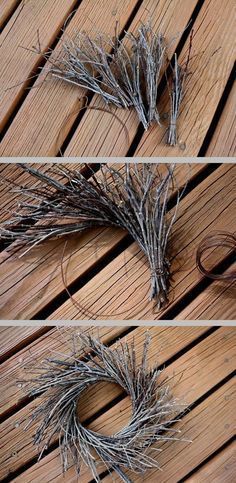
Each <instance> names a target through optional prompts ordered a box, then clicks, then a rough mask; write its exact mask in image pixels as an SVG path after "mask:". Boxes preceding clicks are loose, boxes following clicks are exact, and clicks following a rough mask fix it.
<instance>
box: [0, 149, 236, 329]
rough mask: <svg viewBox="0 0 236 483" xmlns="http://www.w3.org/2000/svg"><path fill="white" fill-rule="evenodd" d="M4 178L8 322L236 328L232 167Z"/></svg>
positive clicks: (47, 166)
mask: <svg viewBox="0 0 236 483" xmlns="http://www.w3.org/2000/svg"><path fill="white" fill-rule="evenodd" d="M207 160H208V159H207V158H205V161H207ZM0 169H1V177H2V186H1V190H2V191H1V198H2V200H3V202H2V207H3V208H4V211H5V216H6V218H5V221H3V222H2V224H1V225H0V232H1V238H2V243H5V250H4V251H3V252H2V255H1V265H0V273H1V282H0V288H1V290H0V318H1V319H3V320H4V319H6V320H7V319H15V320H47V321H55V320H57V321H61V320H79V321H81V323H82V321H83V320H84V321H86V320H97V321H101V320H121V321H122V320H131V321H132V320H133V321H139V320H140V321H150V320H153V321H160V320H195V321H201V320H209V321H213V322H212V323H214V321H220V320H221V319H223V320H231V321H232V320H233V319H234V316H235V305H236V304H235V284H234V273H235V269H234V266H235V253H234V249H235V238H234V235H233V233H231V230H232V227H233V225H234V220H235V192H234V187H235V185H236V167H235V164H234V163H212V162H210V163H207V162H204V163H198V162H197V163H194V164H189V163H175V164H174V163H168V164H167V163H157V162H155V161H154V160H153V159H152V161H151V162H138V163H135V162H133V161H131V162H127V161H124V162H123V163H122V162H118V163H116V162H113V163H112V162H108V163H102V164H100V165H98V164H97V163H96V164H92V163H91V164H86V163H76V164H73V163H70V162H69V163H66V162H59V161H57V162H56V163H44V164H40V163H25V164H18V163H17V164H12V163H1V165H0ZM22 186H24V187H22ZM4 203H5V205H4Z"/></svg>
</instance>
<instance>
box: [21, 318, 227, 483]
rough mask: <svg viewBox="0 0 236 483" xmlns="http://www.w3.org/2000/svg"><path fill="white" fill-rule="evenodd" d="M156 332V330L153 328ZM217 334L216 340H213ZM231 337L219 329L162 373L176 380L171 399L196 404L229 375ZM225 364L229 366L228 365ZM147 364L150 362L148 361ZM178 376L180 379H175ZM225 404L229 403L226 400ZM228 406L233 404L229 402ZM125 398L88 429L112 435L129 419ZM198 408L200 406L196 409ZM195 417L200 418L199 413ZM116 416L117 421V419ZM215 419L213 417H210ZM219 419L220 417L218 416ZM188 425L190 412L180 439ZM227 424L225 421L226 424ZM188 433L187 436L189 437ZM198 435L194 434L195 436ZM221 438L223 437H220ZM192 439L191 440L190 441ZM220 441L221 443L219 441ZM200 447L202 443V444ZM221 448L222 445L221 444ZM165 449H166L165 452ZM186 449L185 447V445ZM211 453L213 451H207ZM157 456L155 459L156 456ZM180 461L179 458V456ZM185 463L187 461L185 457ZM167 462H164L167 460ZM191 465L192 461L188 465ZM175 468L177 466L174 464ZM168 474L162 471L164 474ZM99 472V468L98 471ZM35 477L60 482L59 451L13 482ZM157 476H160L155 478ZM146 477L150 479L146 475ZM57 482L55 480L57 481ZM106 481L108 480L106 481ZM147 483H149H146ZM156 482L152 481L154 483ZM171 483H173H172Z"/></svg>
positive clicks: (68, 475)
mask: <svg viewBox="0 0 236 483" xmlns="http://www.w3.org/2000/svg"><path fill="white" fill-rule="evenodd" d="M156 330H158V328H156ZM217 333H218V336H217ZM232 333H233V329H231V331H230V330H229V328H221V329H219V331H217V332H215V334H212V335H211V336H209V337H207V338H206V339H205V340H203V341H202V342H201V343H200V344H197V345H196V346H195V347H194V348H192V349H191V350H189V351H188V352H187V353H186V354H184V355H183V356H182V357H180V358H178V359H177V360H176V361H175V362H174V363H173V364H171V365H170V366H168V368H166V369H165V371H164V372H163V377H165V376H167V377H168V376H170V377H171V376H173V373H174V374H175V375H176V380H177V379H178V383H177V384H176V385H175V386H174V395H175V396H176V397H180V398H181V400H184V401H185V402H187V403H188V404H192V403H194V402H195V401H196V400H198V399H199V398H200V397H201V396H202V395H204V394H205V393H206V392H207V391H209V390H210V389H211V388H213V387H214V385H215V384H217V382H219V381H221V380H222V379H223V378H224V377H225V376H224V374H226V373H230V371H231V370H232V369H233V361H232V359H231V356H230V360H229V361H228V362H226V361H225V359H226V354H227V347H226V346H228V347H229V346H230V347H231V349H230V354H232V353H234V349H233V343H232V342H230V339H231V335H232ZM216 350H217V351H219V353H218V352H217V354H218V356H219V357H216ZM228 363H229V364H228ZM150 364H151V361H150ZM228 365H229V366H230V367H227V366H228ZM199 374H201V377H199ZM180 375H181V378H180V377H179V376H180ZM224 391H225V394H227V392H226V389H224ZM209 399H210V398H209ZM216 399H217V398H216ZM227 401H228V402H229V400H227ZM207 403H208V399H207V400H206V401H204V403H202V404H204V406H203V407H204V408H206V409H207V411H208V410H209V412H208V413H207V414H208V417H207V419H204V418H203V420H204V424H205V425H206V423H207V427H208V428H209V425H210V426H211V416H209V414H210V408H211V400H209V408H208V404H207ZM231 403H233V402H232V401H231ZM129 404H130V402H129V398H128V397H127V398H125V399H123V400H122V401H121V402H119V403H118V404H116V405H114V406H113V407H112V408H111V409H110V410H108V411H107V412H106V413H104V414H102V415H101V416H99V417H98V418H97V419H96V420H94V421H93V422H92V423H91V424H90V425H89V427H90V428H91V429H93V430H94V431H98V432H102V433H103V434H110V432H109V428H112V431H113V433H114V432H115V431H116V428H117V425H119V426H120V424H121V423H122V422H123V424H126V423H127V417H129ZM198 407H201V408H202V406H201V405H200V406H198ZM212 408H213V409H212V411H213V412H212V414H214V404H213V405H212ZM196 410H197V411H198V409H197V408H196V409H194V411H196ZM191 414H193V416H192V419H191V417H190V416H191ZM197 414H201V411H199V413H198V412H197ZM229 414H230V413H229V412H228V413H226V411H225V417H226V418H227V419H228V417H229ZM117 415H119V417H117ZM189 417H190V419H189ZM214 417H215V416H214ZM219 417H220V414H219ZM186 418H188V419H187V421H189V423H187V428H188V424H190V426H191V421H192V424H193V428H195V430H196V428H197V427H198V426H197V425H195V423H194V420H195V413H194V412H190V413H187V416H184V418H183V419H182V423H181V429H182V430H183V437H186V438H188V439H193V437H192V436H193V433H192V431H191V429H190V428H188V430H187V431H185V427H186V425H185V421H186ZM227 422H228V421H227ZM213 428H214V426H213V427H212V428H211V431H209V432H208V433H207V434H208V437H209V438H212V441H210V444H213V445H214V444H216V443H217V444H218V443H219V444H220V442H219V441H218V433H217V434H216V432H217V430H214V429H213ZM220 428H221V430H222V426H221V424H220ZM201 429H202V426H200V428H199V434H200V433H201V431H200V430H201ZM189 431H190V433H189ZM232 431H233V428H230V429H229V428H228V431H227V434H226V433H225V432H224V431H221V433H222V439H223V440H224V438H226V437H227V439H228V438H229V437H230V435H229V432H230V433H231V432H232ZM196 434H198V431H197V433H196ZM223 435H224V436H223ZM194 439H195V438H194ZM207 440H208V438H207V437H206V438H204V441H205V445H207V444H208V441H207ZM221 441H222V440H221ZM179 444H180V447H179V448H178V446H177V448H176V450H177V453H178V451H181V449H182V444H184V443H179ZM192 444H193V443H192ZM203 444H204V443H203ZM221 444H222V443H221ZM171 445H172V446H173V457H174V455H175V446H174V445H175V443H173V442H172V443H171ZM168 447H169V446H168V445H167V448H168ZM186 447H187V445H186ZM191 449H192V452H193V454H192V456H191V458H190V459H192V458H198V457H199V456H200V453H201V457H202V456H203V458H204V454H202V453H204V447H203V452H199V454H198V451H197V450H196V451H194V448H193V447H192V445H190V451H189V450H187V452H188V451H189V452H190V454H191ZM166 451H167V456H168V452H169V450H167V449H165V451H163V453H162V461H161V466H163V465H164V464H165V461H163V457H164V455H165V452H166ZM211 451H214V448H213V449H212V450H211ZM158 456H159V455H158ZM180 458H181V456H180ZM186 459H188V458H187V457H186ZM167 461H168V459H167ZM191 462H192V461H191ZM177 468H178V464H177ZM166 470H168V466H167V468H165V471H166ZM101 472H102V468H101ZM39 475H41V478H42V479H43V477H45V475H47V477H48V478H51V477H52V475H53V478H55V479H56V481H62V475H61V461H60V457H59V451H58V449H56V450H54V451H53V452H52V453H50V454H49V455H48V456H46V457H45V458H43V459H42V460H41V461H40V462H39V463H37V464H35V465H34V466H32V467H31V468H30V470H29V471H28V470H27V471H26V472H24V473H23V474H22V475H21V476H20V477H19V478H18V479H16V481H17V482H23V481H24V483H27V482H29V481H32V482H35V481H37V478H39ZM158 475H160V473H159V474H158ZM74 476H75V472H74V468H71V469H70V470H69V471H68V472H67V473H66V478H67V481H73V477H74ZM147 476H149V477H150V476H151V475H150V474H149V475H148V474H147ZM57 478H58V479H57ZM80 479H81V482H83V483H87V482H88V481H90V479H91V474H90V472H89V471H86V469H85V470H84V471H83V473H82V475H80ZM105 481H106V480H105ZM108 481H109V480H108ZM115 481H116V480H115ZM148 481H150V480H148ZM154 481H156V480H154ZM172 481H175V480H172Z"/></svg>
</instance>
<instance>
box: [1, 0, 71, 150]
mask: <svg viewBox="0 0 236 483" xmlns="http://www.w3.org/2000/svg"><path fill="white" fill-rule="evenodd" d="M76 3H77V2H76V1H75V0H69V1H67V2H64V0H55V1H54V2H48V1H47V0H40V2H35V1H34V0H28V1H26V2H25V3H21V4H20V5H19V7H18V9H17V10H16V12H15V14H14V15H13V16H12V18H11V19H10V21H9V22H8V24H7V26H6V28H5V29H4V31H3V32H2V34H1V35H0V56H1V75H0V85H1V97H0V112H1V114H0V129H3V127H4V126H5V124H6V122H7V120H8V119H9V116H10V115H11V114H12V113H13V111H14V109H15V106H16V103H17V102H18V101H19V99H20V97H21V95H22V94H23V93H24V92H25V88H26V86H27V84H28V78H29V77H30V76H31V75H32V72H34V73H35V72H36V68H37V66H38V65H39V62H40V61H41V60H42V56H40V55H37V53H33V52H32V51H31V52H30V51H29V50H26V49H25V48H22V47H26V48H27V49H32V47H33V46H36V47H37V46H38V40H37V30H38V31H39V36H40V44H41V50H42V52H46V51H47V49H48V47H49V46H50V45H51V44H52V42H53V41H54V39H55V38H56V37H57V35H58V34H59V31H60V29H61V28H62V27H63V24H64V22H65V20H66V18H67V17H68V15H69V14H70V12H71V11H72V10H73V8H74V7H75V5H76ZM13 86H16V87H13ZM9 88H10V89H9ZM6 89H8V90H6ZM17 155H18V154H17Z"/></svg>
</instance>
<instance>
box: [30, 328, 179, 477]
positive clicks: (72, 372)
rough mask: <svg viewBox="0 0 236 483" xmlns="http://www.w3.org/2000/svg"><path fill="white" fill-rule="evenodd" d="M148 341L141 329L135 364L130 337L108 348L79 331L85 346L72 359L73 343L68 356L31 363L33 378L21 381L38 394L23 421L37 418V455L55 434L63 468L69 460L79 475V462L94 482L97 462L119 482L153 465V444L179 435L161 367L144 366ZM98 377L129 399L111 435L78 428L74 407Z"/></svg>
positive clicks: (79, 340)
mask: <svg viewBox="0 0 236 483" xmlns="http://www.w3.org/2000/svg"><path fill="white" fill-rule="evenodd" d="M150 341H151V338H150V336H149V335H148V333H147V334H146V338H145V342H144V347H143V356H142V360H141V364H140V365H139V364H138V363H137V360H136V353H135V344H134V341H133V342H132V343H131V344H128V343H127V342H121V341H119V342H118V343H117V346H116V348H109V347H107V346H105V345H103V344H102V343H101V341H100V340H99V339H97V338H95V337H93V336H91V335H86V334H84V333H80V334H78V337H77V343H78V345H77V348H78V349H79V350H80V351H81V348H82V349H84V351H86V353H85V356H84V357H83V358H78V355H77V354H78V351H77V352H76V348H74V354H73V356H72V357H70V356H65V357H61V358H59V359H56V358H47V359H46V360H44V361H43V362H42V363H41V364H40V365H39V367H34V366H33V367H32V372H33V374H34V377H32V378H30V379H29V380H24V381H21V382H23V383H24V385H26V387H29V394H30V396H39V395H41V397H42V398H43V400H42V402H41V403H39V404H38V406H37V408H36V409H35V410H34V412H33V413H32V415H31V416H30V421H29V423H28V425H27V427H28V426H29V425H32V424H35V423H37V422H39V421H40V424H39V426H38V427H37V430H36V433H35V436H34V444H35V445H38V446H39V448H40V455H39V458H41V456H42V454H43V452H44V451H45V449H47V448H48V447H49V445H50V442H51V440H52V438H53V437H55V434H58V435H59V446H60V452H61V457H62V465H63V471H66V470H67V469H68V468H69V466H71V464H70V461H72V464H74V465H75V466H76V470H77V473H78V474H79V473H80V468H81V463H82V462H83V463H85V465H87V466H88V467H89V468H90V470H91V472H92V475H93V478H94V479H95V481H96V482H100V481H101V480H100V478H99V466H100V467H101V463H102V464H103V469H104V466H105V467H106V468H107V469H108V470H109V472H110V471H115V472H116V473H117V474H118V475H119V476H120V478H121V480H122V481H124V482H126V483H131V482H132V480H131V479H130V478H129V477H128V476H127V475H126V474H125V470H131V471H133V472H134V473H139V474H144V473H145V472H146V470H148V469H150V468H159V465H158V461H157V460H156V458H155V457H154V456H153V455H154V454H156V452H157V451H161V448H158V447H157V448H155V447H154V446H155V443H157V442H161V441H166V440H168V441H169V440H179V438H178V437H177V436H176V434H175V433H179V432H180V431H179V430H175V429H174V428H171V427H170V425H171V424H172V423H174V422H175V421H176V419H174V415H176V413H177V411H178V410H179V409H180V404H179V403H178V401H177V400H176V399H174V398H173V396H172V395H171V393H170V389H169V386H168V384H167V381H162V382H160V373H161V371H160V370H158V369H151V370H150V369H148V348H149V344H150ZM79 345H80V347H78V346H79ZM88 351H89V352H88ZM28 371H30V369H29V368H28ZM101 381H107V382H115V383H117V384H119V385H120V386H121V388H122V389H123V390H124V391H125V393H126V394H128V395H129V396H130V398H131V402H132V416H131V419H130V421H129V422H128V424H127V425H126V426H125V427H124V428H123V429H121V430H119V431H118V432H116V433H115V434H114V435H112V436H104V435H102V434H99V433H97V432H95V431H92V430H90V429H88V428H86V427H84V426H83V424H82V423H81V421H80V419H79V415H78V411H77V409H78V407H77V406H78V401H79V400H80V398H82V397H83V392H84V391H85V389H87V388H88V387H89V386H91V385H92V384H96V383H98V382H101ZM153 445H154V446H153ZM101 471H102V470H101Z"/></svg>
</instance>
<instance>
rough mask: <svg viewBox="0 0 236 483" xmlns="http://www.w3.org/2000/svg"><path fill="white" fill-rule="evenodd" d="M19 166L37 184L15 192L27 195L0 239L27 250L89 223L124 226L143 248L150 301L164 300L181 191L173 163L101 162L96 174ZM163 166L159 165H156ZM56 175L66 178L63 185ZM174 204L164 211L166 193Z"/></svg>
mask: <svg viewBox="0 0 236 483" xmlns="http://www.w3.org/2000/svg"><path fill="white" fill-rule="evenodd" d="M20 166H21V167H22V169H23V170H24V171H26V172H28V173H30V175H32V176H33V177H34V178H35V179H36V180H40V181H41V183H40V186H38V187H34V186H33V187H32V188H26V187H24V186H20V187H17V188H16V191H17V192H18V193H19V194H20V195H21V196H23V197H27V198H28V200H30V199H31V200H32V202H30V201H28V200H26V201H25V202H20V203H19V205H18V208H17V209H16V211H15V212H14V213H13V214H12V218H11V219H10V220H7V221H6V222H4V223H2V224H1V225H0V239H3V240H7V241H8V242H9V241H13V240H15V241H16V245H25V246H26V250H25V252H24V253H27V252H28V251H29V250H30V249H32V248H33V247H35V246H36V245H38V244H40V243H42V242H44V241H45V240H47V239H51V238H56V237H62V236H65V235H69V234H74V233H78V232H82V231H84V230H87V229H89V228H92V227H98V226H116V227H119V228H122V229H124V230H126V231H127V232H128V233H129V234H130V235H131V236H132V238H133V239H134V240H135V241H137V242H138V244H139V246H140V247H141V249H142V250H143V252H144V253H145V255H146V257H147V260H148V264H149V268H150V300H153V299H154V300H155V301H156V304H157V307H158V308H161V307H162V306H164V305H166V304H167V303H168V290H169V287H170V275H171V274H170V260H169V254H168V252H169V241H170V235H171V230H172V226H173V224H174V222H175V219H176V216H177V209H178V204H179V200H180V197H181V195H182V194H183V191H184V188H183V190H182V191H181V192H180V190H179V189H178V185H177V182H176V179H175V174H174V171H175V165H165V166H164V165H158V164H156V163H139V164H136V163H125V167H124V168H123V171H122V170H120V169H118V168H117V167H116V166H115V164H114V165H113V166H111V165H109V164H102V165H101V166H100V171H99V175H98V174H96V173H95V172H94V171H93V168H92V165H89V166H87V169H88V173H89V175H90V178H89V179H87V178H86V177H85V176H84V174H83V173H82V171H79V170H75V169H69V168H68V167H66V166H63V165H62V164H60V165H57V164H55V165H52V168H51V170H50V172H49V174H44V173H43V172H42V171H41V170H40V169H34V168H33V167H31V166H29V165H27V164H25V165H22V164H21V165H20ZM161 166H162V167H161ZM59 175H60V176H61V177H64V178H65V179H66V180H67V183H65V184H62V182H60V181H59V180H58V179H59ZM172 194H174V195H175V196H176V200H177V201H176V204H175V208H174V209H173V210H171V212H168V209H167V204H168V200H169V198H170V196H171V195H172Z"/></svg>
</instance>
